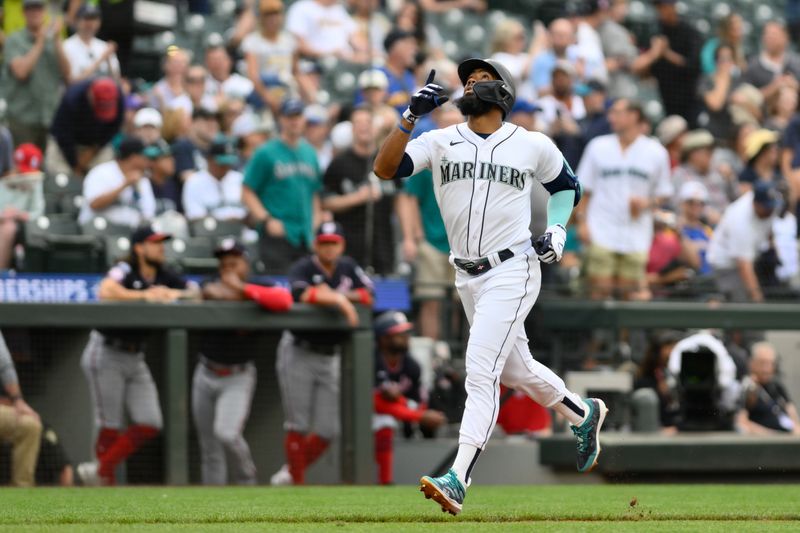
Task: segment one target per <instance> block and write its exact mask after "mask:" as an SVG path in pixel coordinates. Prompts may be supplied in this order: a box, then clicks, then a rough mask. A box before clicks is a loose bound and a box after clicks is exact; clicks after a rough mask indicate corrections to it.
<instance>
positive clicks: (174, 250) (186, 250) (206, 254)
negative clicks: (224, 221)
mask: <svg viewBox="0 0 800 533" xmlns="http://www.w3.org/2000/svg"><path fill="white" fill-rule="evenodd" d="M212 252H213V247H212V244H211V241H210V240H209V239H207V238H204V237H194V238H191V239H186V240H184V239H171V240H170V241H167V246H166V256H167V262H169V263H171V264H172V265H173V266H174V267H175V268H177V269H178V270H180V271H181V272H184V273H187V274H207V273H211V272H215V271H216V270H217V260H216V258H214V256H213V255H212Z"/></svg>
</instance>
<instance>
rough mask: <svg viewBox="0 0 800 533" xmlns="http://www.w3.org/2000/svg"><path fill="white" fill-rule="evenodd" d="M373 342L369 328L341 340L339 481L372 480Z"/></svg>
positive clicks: (362, 481)
mask: <svg viewBox="0 0 800 533" xmlns="http://www.w3.org/2000/svg"><path fill="white" fill-rule="evenodd" d="M362 316H363V314H362ZM373 342H374V339H373V333H372V330H371V329H367V330H356V331H354V332H353V334H352V335H351V336H350V339H349V340H348V342H347V343H345V346H344V353H343V354H342V372H341V373H342V378H341V386H342V389H341V420H342V437H341V445H342V451H341V453H342V483H350V484H359V485H367V484H373V483H375V457H374V455H375V454H374V450H373V437H372V388H373V379H374V373H375V371H374V370H373V366H374V362H373V357H374V355H373V352H374V346H373Z"/></svg>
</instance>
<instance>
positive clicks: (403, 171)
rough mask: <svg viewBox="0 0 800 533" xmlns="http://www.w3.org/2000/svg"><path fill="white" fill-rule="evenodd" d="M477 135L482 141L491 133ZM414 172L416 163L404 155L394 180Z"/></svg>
mask: <svg viewBox="0 0 800 533" xmlns="http://www.w3.org/2000/svg"><path fill="white" fill-rule="evenodd" d="M475 135H477V136H479V137H480V138H482V139H488V138H489V135H491V133H477V132H475ZM412 172H414V162H413V161H412V160H411V157H409V155H408V154H403V159H402V160H401V161H400V166H398V167H397V171H396V172H395V173H394V176H393V177H394V178H407V177H409V176H410V175H411V173H412Z"/></svg>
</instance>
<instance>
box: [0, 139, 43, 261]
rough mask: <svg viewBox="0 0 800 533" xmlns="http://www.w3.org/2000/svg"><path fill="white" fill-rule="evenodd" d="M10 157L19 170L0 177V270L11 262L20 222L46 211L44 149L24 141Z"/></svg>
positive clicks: (34, 217) (22, 222)
mask: <svg viewBox="0 0 800 533" xmlns="http://www.w3.org/2000/svg"><path fill="white" fill-rule="evenodd" d="M10 159H11V161H10V163H11V164H12V165H13V168H15V169H16V171H15V172H13V171H12V172H11V174H10V175H7V176H4V177H3V178H0V271H3V270H6V269H8V268H11V266H12V264H11V262H12V261H11V260H12V254H13V251H14V245H15V244H16V242H17V235H18V234H19V230H20V227H21V225H22V224H24V223H25V222H26V221H28V220H34V219H36V217H38V216H39V215H41V214H42V213H44V193H43V187H42V172H41V167H42V151H41V150H39V147H38V146H36V145H35V144H32V143H24V144H21V145H19V146H17V148H16V150H14V152H13V154H12V156H11V158H10Z"/></svg>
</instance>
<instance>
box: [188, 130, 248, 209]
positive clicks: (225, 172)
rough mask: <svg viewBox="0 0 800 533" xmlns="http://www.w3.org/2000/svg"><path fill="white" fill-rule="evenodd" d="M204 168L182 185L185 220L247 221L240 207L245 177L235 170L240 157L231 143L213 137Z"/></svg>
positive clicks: (219, 136)
mask: <svg viewBox="0 0 800 533" xmlns="http://www.w3.org/2000/svg"><path fill="white" fill-rule="evenodd" d="M206 162H207V168H206V169H204V170H199V171H197V172H195V173H194V174H192V175H191V176H189V179H188V180H187V181H186V183H185V184H184V186H183V210H184V214H185V215H186V218H188V219H189V220H190V221H191V220H198V219H201V218H204V217H207V216H212V217H214V218H215V219H217V220H240V221H244V220H245V219H246V218H247V210H246V209H245V207H244V205H243V204H242V181H243V180H244V176H243V175H242V173H241V172H239V171H238V170H236V167H237V166H238V164H239V155H238V153H237V151H236V146H235V144H234V140H233V139H232V138H230V137H226V136H225V135H223V134H221V133H220V134H218V135H217V136H216V137H214V140H213V141H212V142H211V145H210V146H209V147H208V151H207V152H206Z"/></svg>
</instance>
